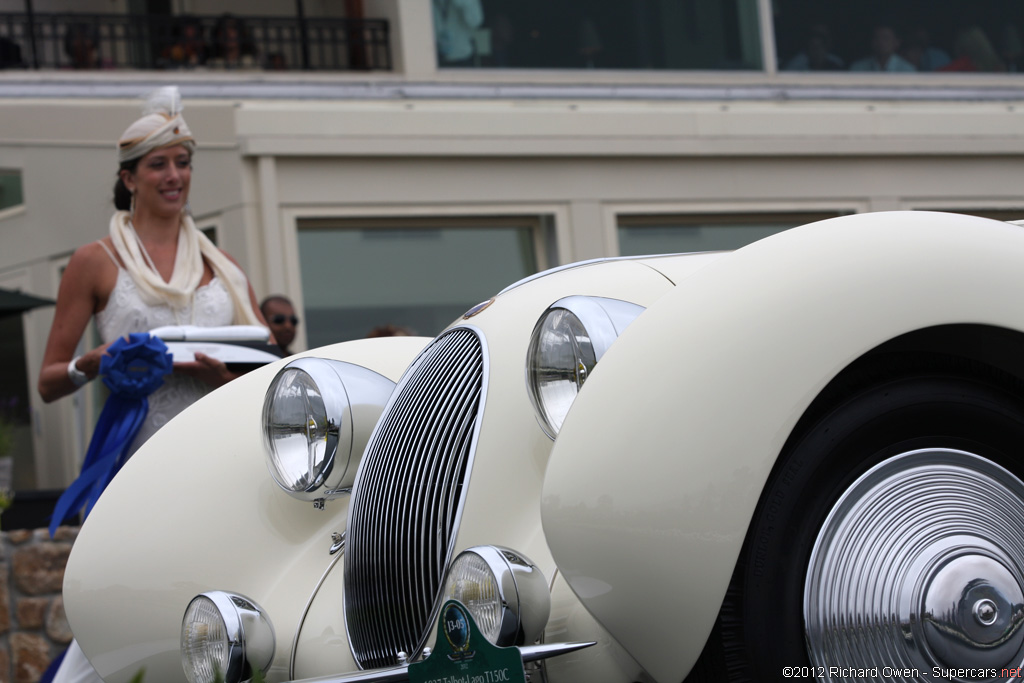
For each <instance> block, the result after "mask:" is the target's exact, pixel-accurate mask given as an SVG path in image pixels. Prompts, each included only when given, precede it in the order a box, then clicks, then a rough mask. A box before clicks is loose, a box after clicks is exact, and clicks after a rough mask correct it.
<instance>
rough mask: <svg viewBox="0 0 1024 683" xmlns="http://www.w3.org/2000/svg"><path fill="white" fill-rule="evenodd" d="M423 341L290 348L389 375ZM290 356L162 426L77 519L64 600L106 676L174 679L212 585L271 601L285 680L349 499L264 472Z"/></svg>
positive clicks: (277, 658) (278, 667)
mask: <svg viewBox="0 0 1024 683" xmlns="http://www.w3.org/2000/svg"><path fill="white" fill-rule="evenodd" d="M428 341H429V340H428V339H426V338H423V337H389V338H381V339H367V340H358V341H352V342H345V343H342V344H336V345H333V346H328V347H323V348H319V349H316V350H315V351H312V352H307V353H303V354H298V355H303V356H306V355H308V356H317V357H322V358H330V359H333V360H340V361H346V362H349V363H353V364H356V365H360V366H362V367H365V368H368V369H370V370H373V371H375V372H377V373H379V374H381V375H383V376H385V377H387V378H388V379H390V380H392V381H397V380H398V379H399V377H400V376H401V374H402V372H403V371H404V370H405V368H406V367H407V366H408V364H409V363H410V362H411V360H412V359H413V358H414V357H415V356H416V354H417V353H419V351H420V350H421V349H422V348H423V347H424V345H425V344H426V343H427V342H428ZM295 357H296V356H292V357H291V358H290V359H286V360H282V361H278V362H275V363H272V364H270V365H268V366H265V367H263V368H259V369H257V370H254V371H252V372H250V373H248V374H246V375H244V376H242V377H240V378H238V379H236V380H234V381H232V382H230V383H228V384H226V385H225V386H223V387H221V388H219V389H218V390H216V391H214V392H212V393H210V394H208V395H207V396H204V397H203V398H202V399H200V400H199V401H197V402H196V403H194V404H192V405H191V406H189V407H188V408H186V409H185V410H184V411H182V413H180V414H179V415H178V416H176V417H175V418H174V419H172V420H171V421H170V422H168V423H167V424H166V425H165V426H163V427H161V429H160V431H159V433H158V435H157V436H156V437H155V438H153V439H150V441H148V442H146V443H145V444H143V446H142V447H141V448H140V449H139V451H138V452H137V453H136V454H135V455H134V456H133V457H132V458H131V459H130V460H129V461H128V462H127V463H126V464H125V466H124V467H123V468H122V469H121V471H120V472H119V473H118V474H117V476H116V477H115V478H114V480H113V481H112V482H111V484H110V485H109V486H108V487H107V489H106V490H105V491H104V492H103V495H102V496H101V497H100V499H99V501H98V502H97V503H96V505H95V507H94V508H93V510H92V512H91V513H90V514H89V517H88V519H87V520H86V522H85V524H84V525H83V526H82V529H81V532H80V533H79V536H78V538H77V539H76V542H75V545H74V547H73V549H72V552H71V556H70V558H69V560H68V565H67V569H66V572H65V578H64V606H65V610H66V612H67V615H68V620H69V622H70V624H71V627H72V630H73V631H74V633H75V635H76V637H77V639H78V642H79V645H80V646H81V647H82V650H83V652H85V654H86V656H87V657H88V658H89V660H90V662H91V663H92V664H93V666H94V667H95V669H96V671H97V673H99V674H100V676H102V677H103V678H104V679H105V680H107V681H109V682H110V683H117V682H119V681H127V680H129V679H130V678H132V677H133V676H134V675H135V674H137V673H138V672H139V670H140V669H144V670H145V680H146V681H147V683H151V682H157V681H162V680H168V681H178V680H181V678H182V676H183V672H182V669H181V664H180V661H181V655H180V652H179V638H180V628H181V619H182V616H183V614H184V611H185V607H186V606H187V605H188V603H189V601H190V600H191V599H192V598H193V597H195V596H196V595H198V594H199V593H202V592H204V591H209V590H229V591H233V592H238V593H241V594H243V595H246V596H247V597H249V598H251V599H253V600H255V601H256V602H257V603H258V604H260V605H261V606H262V607H263V608H264V609H265V610H266V611H267V613H268V615H269V617H270V619H271V621H272V623H273V626H274V630H275V633H276V640H277V646H276V650H275V654H274V659H273V661H272V663H271V666H270V671H269V672H268V678H269V677H273V678H274V679H279V680H280V679H285V678H287V677H288V665H289V656H290V654H291V647H292V643H293V641H294V639H295V638H296V637H297V633H298V629H299V628H300V626H301V621H302V617H303V610H304V607H305V606H306V605H307V604H308V602H309V600H310V598H311V596H312V594H313V591H314V590H315V588H316V586H317V583H318V581H319V580H320V578H321V576H322V575H323V574H324V572H325V571H326V570H327V568H328V567H329V565H330V564H331V562H332V557H331V556H330V554H329V552H328V551H329V549H330V546H331V544H332V540H331V534H332V532H338V531H344V529H345V524H346V515H347V508H348V499H347V497H345V496H343V497H341V498H339V499H337V500H331V501H327V502H326V505H325V506H324V509H316V508H315V507H314V505H312V504H310V503H309V502H304V501H300V500H296V499H294V498H292V497H291V496H289V495H288V494H286V493H285V492H284V491H282V490H281V489H280V488H279V487H278V486H277V485H276V484H275V483H274V481H273V479H272V478H271V475H270V473H269V472H268V470H267V465H266V461H265V458H264V457H263V455H262V454H263V443H262V425H261V413H262V405H263V399H264V396H265V394H266V390H267V387H268V385H269V383H270V381H271V379H272V378H273V377H274V375H275V374H276V373H277V371H278V370H280V369H281V368H282V367H283V366H284V365H285V364H286V363H287V362H288V361H289V360H291V359H294V358H295ZM186 445H187V446H186ZM351 666H353V667H354V664H352V665H351ZM175 672H177V673H175Z"/></svg>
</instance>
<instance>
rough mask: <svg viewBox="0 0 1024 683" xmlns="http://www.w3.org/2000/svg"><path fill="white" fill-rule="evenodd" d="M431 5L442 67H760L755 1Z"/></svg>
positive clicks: (544, 0)
mask: <svg viewBox="0 0 1024 683" xmlns="http://www.w3.org/2000/svg"><path fill="white" fill-rule="evenodd" d="M432 1H433V13H434V30H435V37H436V43H437V50H438V66H440V67H441V68H451V67H466V68H473V67H484V68H487V67H494V68H511V69H591V68H592V69H750V70H757V69H761V68H762V63H761V40H760V29H759V24H758V16H757V1H756V0H587V2H579V1H578V0H432Z"/></svg>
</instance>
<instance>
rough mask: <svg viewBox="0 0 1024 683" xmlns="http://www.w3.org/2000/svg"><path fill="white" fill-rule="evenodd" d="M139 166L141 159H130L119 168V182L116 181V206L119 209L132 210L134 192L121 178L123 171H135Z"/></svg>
mask: <svg viewBox="0 0 1024 683" xmlns="http://www.w3.org/2000/svg"><path fill="white" fill-rule="evenodd" d="M140 158H141V157H140ZM138 167H139V159H129V160H128V161H122V162H121V166H120V167H119V168H118V169H117V182H116V183H114V208H115V209H117V210H118V211H131V208H132V193H131V191H130V190H129V189H128V186H127V185H125V184H124V180H122V179H121V171H128V172H129V173H135V169H137V168H138Z"/></svg>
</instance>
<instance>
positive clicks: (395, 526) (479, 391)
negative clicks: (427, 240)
mask: <svg viewBox="0 0 1024 683" xmlns="http://www.w3.org/2000/svg"><path fill="white" fill-rule="evenodd" d="M485 374H486V370H485V354H484V348H483V344H482V342H481V339H480V338H479V337H478V336H477V334H476V333H475V332H474V331H473V330H471V329H468V328H464V327H462V328H454V329H452V330H449V331H448V332H446V333H443V334H442V335H441V336H439V337H438V338H437V339H435V340H434V341H433V342H432V343H431V344H430V345H429V346H428V347H427V348H426V349H425V350H424V351H423V353H422V354H421V355H420V357H419V358H418V359H417V361H416V362H415V363H414V365H413V367H412V368H411V369H410V370H409V371H407V372H406V374H405V376H404V377H403V378H402V380H401V381H400V382H399V385H398V387H396V389H395V396H394V397H393V399H392V401H391V404H390V405H389V407H388V409H387V410H386V411H385V413H384V414H383V415H382V416H381V419H380V421H379V422H378V424H377V427H376V429H375V430H374V433H373V436H371V438H370V442H369V444H368V445H367V447H366V453H365V454H364V456H363V462H362V464H361V465H360V471H359V476H358V478H357V480H356V485H355V488H354V490H353V493H352V499H351V501H350V502H349V522H348V533H347V548H346V551H345V552H346V556H345V618H346V622H347V624H348V637H349V643H350V644H351V646H352V652H353V654H354V655H355V658H356V661H357V662H358V663H359V666H360V667H362V668H364V669H368V668H377V667H384V666H393V665H395V664H396V663H398V656H397V655H398V652H400V651H401V652H405V653H407V654H409V655H410V656H411V655H412V654H413V653H415V652H417V651H418V650H419V649H420V647H422V646H423V644H424V643H425V641H426V638H427V636H428V635H429V633H430V626H431V621H432V619H433V617H434V613H435V609H436V608H437V607H438V602H439V599H440V592H441V589H442V585H441V581H442V580H443V579H444V572H445V568H446V567H447V564H448V561H449V559H450V556H451V552H452V546H453V544H454V542H455V535H456V532H457V530H458V522H459V516H460V513H461V510H462V501H463V487H464V485H465V483H466V481H467V478H468V477H469V469H470V462H471V460H472V453H473V447H474V444H475V442H476V432H477V428H478V421H479V418H480V416H481V415H482V413H483V397H484V381H485Z"/></svg>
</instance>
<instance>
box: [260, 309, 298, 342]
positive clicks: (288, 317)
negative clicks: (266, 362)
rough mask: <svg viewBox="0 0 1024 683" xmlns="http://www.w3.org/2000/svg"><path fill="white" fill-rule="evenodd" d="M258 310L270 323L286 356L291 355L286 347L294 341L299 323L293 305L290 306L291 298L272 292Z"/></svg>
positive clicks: (275, 337) (271, 329)
mask: <svg viewBox="0 0 1024 683" xmlns="http://www.w3.org/2000/svg"><path fill="white" fill-rule="evenodd" d="M260 311H261V312H262V313H263V317H264V318H266V320H267V324H269V325H270V331H271V332H273V333H274V339H276V340H277V345H278V346H279V347H280V348H281V350H282V351H284V353H285V355H286V356H290V355H292V351H291V349H289V348H288V347H289V346H291V343H292V342H293V341H295V328H296V327H298V325H299V319H298V317H296V315H295V307H294V306H292V302H291V300H290V299H289V298H288V297H286V296H282V295H280V294H272V295H270V296H268V297H267V298H266V299H264V300H263V303H261V304H260Z"/></svg>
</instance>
